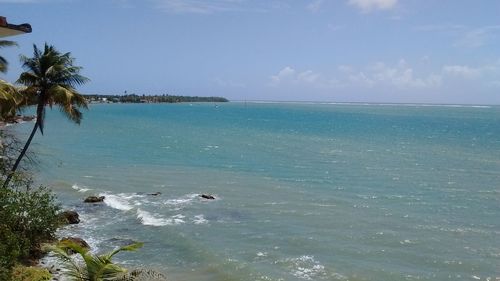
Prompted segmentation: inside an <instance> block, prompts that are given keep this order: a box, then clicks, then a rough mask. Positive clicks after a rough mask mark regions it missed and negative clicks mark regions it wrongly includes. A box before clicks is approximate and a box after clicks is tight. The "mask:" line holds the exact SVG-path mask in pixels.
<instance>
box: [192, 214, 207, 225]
mask: <svg viewBox="0 0 500 281" xmlns="http://www.w3.org/2000/svg"><path fill="white" fill-rule="evenodd" d="M193 223H194V224H206V223H208V221H207V220H206V219H205V217H204V216H203V215H197V216H194V219H193Z"/></svg>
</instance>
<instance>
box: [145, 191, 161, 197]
mask: <svg viewBox="0 0 500 281" xmlns="http://www.w3.org/2000/svg"><path fill="white" fill-rule="evenodd" d="M160 194H161V192H159V191H157V192H154V193H148V195H153V196H158V195H160Z"/></svg>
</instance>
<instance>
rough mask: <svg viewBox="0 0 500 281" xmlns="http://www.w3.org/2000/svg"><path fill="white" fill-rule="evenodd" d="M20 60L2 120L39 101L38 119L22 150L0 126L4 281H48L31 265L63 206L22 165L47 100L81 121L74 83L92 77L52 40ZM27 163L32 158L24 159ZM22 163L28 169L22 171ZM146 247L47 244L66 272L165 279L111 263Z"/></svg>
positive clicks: (0, 106)
mask: <svg viewBox="0 0 500 281" xmlns="http://www.w3.org/2000/svg"><path fill="white" fill-rule="evenodd" d="M12 45H15V43H13V42H10V41H0V47H4V46H12ZM21 62H22V66H23V68H24V69H25V70H26V71H25V72H23V73H22V74H21V75H20V77H19V79H18V80H17V83H18V84H22V85H24V87H23V88H17V87H15V86H13V85H11V84H9V83H7V82H6V81H4V80H0V121H3V120H8V119H9V118H13V117H15V116H16V114H17V113H18V112H19V110H20V109H21V108H22V107H24V106H31V105H35V106H36V117H37V120H36V122H35V125H34V127H33V130H32V131H31V134H30V136H29V138H28V140H27V142H26V144H25V145H24V146H23V147H22V149H21V146H22V145H21V143H20V142H19V141H18V140H17V139H16V138H15V137H14V136H12V135H9V134H7V132H6V131H2V130H0V186H1V188H0V280H2V281H28V280H29V281H44V280H50V279H51V278H52V277H51V274H50V273H49V272H48V271H47V270H46V269H43V268H39V267H29V266H26V265H27V264H32V263H34V262H36V261H37V259H39V258H40V257H42V255H43V254H44V250H42V244H45V243H53V241H54V240H55V232H56V230H57V227H59V226H60V223H61V221H60V216H59V215H58V213H59V211H60V208H59V205H58V204H57V203H56V198H55V196H54V195H53V193H52V192H51V191H49V190H48V189H47V188H45V187H43V186H40V187H33V182H32V179H31V177H30V175H29V173H27V171H28V170H27V167H21V165H20V164H21V160H22V159H23V158H28V159H31V157H30V156H29V154H30V153H27V150H28V147H29V145H30V143H31V141H32V139H33V137H34V135H35V133H36V132H37V131H38V129H39V130H40V132H41V133H42V134H43V127H44V119H45V107H46V106H47V105H48V106H50V107H51V108H52V106H54V105H57V106H58V107H59V108H60V110H61V112H63V113H64V114H65V115H66V116H67V117H68V118H69V119H70V120H71V121H73V122H75V123H77V124H79V123H80V121H81V119H82V113H81V111H80V109H82V108H87V99H86V98H84V97H83V96H82V95H81V94H79V93H78V92H77V91H76V89H75V87H76V86H79V85H82V84H84V83H86V82H87V81H88V79H87V78H85V77H83V76H81V75H80V74H79V73H80V70H81V67H78V66H74V65H73V63H74V59H73V58H72V57H71V55H70V53H65V54H62V53H60V52H59V51H57V50H56V49H55V48H54V47H53V46H50V45H47V44H45V46H44V48H43V50H42V49H39V48H38V47H37V46H36V45H34V52H33V57H26V56H21ZM6 70H7V61H6V60H5V59H4V58H3V57H1V56H0V72H5V71H6ZM132 96H134V95H132ZM163 97H165V96H163ZM167 97H168V98H167ZM167 97H165V98H164V99H162V100H163V101H162V102H169V101H167V100H171V101H170V102H179V101H200V98H197V97H193V98H187V97H174V96H167ZM201 99H205V100H204V101H219V100H216V99H218V98H201ZM210 99H213V100H210ZM140 102H143V101H142V100H141V101H140ZM19 152H20V153H19ZM18 153H19V156H18V157H17V158H16V157H15V155H17V154H18ZM26 155H28V156H27V157H25V156H26ZM14 160H15V161H14ZM25 164H27V162H26V161H23V165H25ZM18 168H19V170H20V171H24V172H19V171H17V170H18ZM49 245H50V244H49ZM141 246H142V243H135V244H132V245H129V246H125V247H121V248H118V249H116V250H114V251H112V252H110V253H108V254H104V255H94V254H92V253H90V252H89V251H88V249H84V248H81V247H79V246H78V245H76V244H74V243H72V242H67V241H65V242H60V243H59V244H58V246H48V247H47V249H50V250H51V251H53V252H54V253H55V255H56V256H58V257H59V258H61V260H62V261H64V263H65V265H66V269H67V271H65V272H63V274H65V275H67V277H69V278H71V279H72V280H77V281H105V280H123V281H133V280H166V279H165V277H164V276H163V275H162V274H160V273H158V272H156V271H153V270H143V269H139V270H133V271H128V270H127V269H126V268H124V267H121V266H119V265H117V264H114V263H113V262H112V260H111V259H112V257H113V256H114V255H115V254H117V253H119V252H121V251H135V250H136V249H138V248H140V247H141ZM69 249H71V251H73V252H75V253H78V254H79V255H80V257H81V258H82V259H83V263H80V262H79V261H76V260H74V259H73V258H72V257H70V255H69V253H68V252H67V251H68V250H69Z"/></svg>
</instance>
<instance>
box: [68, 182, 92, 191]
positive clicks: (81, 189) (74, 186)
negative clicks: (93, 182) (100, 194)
mask: <svg viewBox="0 0 500 281" xmlns="http://www.w3.org/2000/svg"><path fill="white" fill-rule="evenodd" d="M71 188H73V189H74V190H76V191H78V192H87V191H89V190H92V189H90V188H84V187H79V186H78V185H77V184H76V183H75V184H73V185H72V186H71Z"/></svg>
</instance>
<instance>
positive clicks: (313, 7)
mask: <svg viewBox="0 0 500 281" xmlns="http://www.w3.org/2000/svg"><path fill="white" fill-rule="evenodd" d="M323 2H324V0H313V1H312V2H311V3H309V5H307V9H308V10H309V11H311V12H313V13H317V12H319V10H320V9H321V6H322V5H323Z"/></svg>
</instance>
